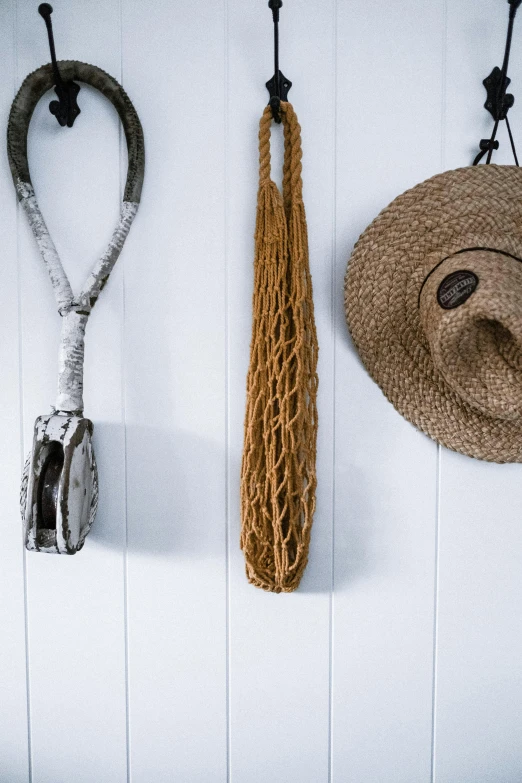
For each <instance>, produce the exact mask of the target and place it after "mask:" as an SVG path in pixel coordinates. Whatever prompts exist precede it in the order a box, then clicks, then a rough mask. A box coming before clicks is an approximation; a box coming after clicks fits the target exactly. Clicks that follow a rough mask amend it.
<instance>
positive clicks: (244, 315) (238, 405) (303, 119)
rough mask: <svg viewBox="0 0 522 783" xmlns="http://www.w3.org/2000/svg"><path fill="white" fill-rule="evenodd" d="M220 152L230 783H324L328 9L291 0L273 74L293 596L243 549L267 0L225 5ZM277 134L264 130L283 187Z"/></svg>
mask: <svg viewBox="0 0 522 783" xmlns="http://www.w3.org/2000/svg"><path fill="white" fill-rule="evenodd" d="M228 16H229V23H228V30H229V38H228V40H229V44H228V48H229V60H228V63H229V66H228V105H229V119H228V123H229V138H228V146H227V173H228V182H227V185H228V187H227V190H228V193H227V217H228V219H227V229H228V230H227V248H228V293H229V295H228V302H229V308H228V312H229V323H228V336H229V337H228V353H229V434H230V439H229V511H230V514H229V518H230V527H229V530H230V534H229V551H230V684H231V690H230V741H231V780H232V783H261V781H265V780H281V781H282V780H284V781H285V783H326V781H327V780H328V752H329V751H328V748H329V738H328V732H329V608H330V607H329V601H330V597H329V593H330V583H331V542H332V535H331V528H332V472H333V469H332V462H333V437H332V432H333V418H332V414H333V409H332V390H333V364H332V351H333V335H332V307H331V281H332V236H333V123H334V108H333V3H330V2H328V3H323V4H322V5H321V6H319V5H318V4H306V6H302V7H301V6H300V4H299V3H297V2H296V0H288V2H286V0H285V3H284V7H283V8H282V10H281V22H280V41H281V48H280V57H281V59H280V65H281V70H282V71H283V72H284V74H285V75H286V76H287V77H288V78H289V79H290V80H291V81H292V82H293V84H294V86H293V87H292V89H291V91H290V95H289V98H290V100H291V102H292V103H293V106H294V108H295V110H296V112H297V115H298V117H299V121H300V123H301V126H302V143H303V181H304V201H305V207H306V212H307V219H308V230H309V241H310V260H311V271H312V276H313V286H314V301H315V309H316V324H317V331H318V340H319V375H320V384H319V397H318V408H319V441H318V455H317V468H318V492H317V510H316V513H315V521H314V529H313V532H312V543H311V550H310V562H309V565H308V567H307V570H306V572H305V575H304V577H303V580H302V583H301V586H300V587H299V589H298V591H297V592H296V593H293V594H291V595H272V594H267V593H263V592H262V591H260V590H258V589H256V588H255V587H253V586H252V585H250V584H248V582H247V579H246V576H245V572H244V559H243V554H242V553H241V551H240V549H239V525H240V516H239V474H240V462H241V452H242V445H243V419H244V413H245V385H246V372H247V366H248V356H249V343H250V335H251V318H252V283H253V254H254V241H253V232H254V221H255V209H256V192H257V183H258V180H257V161H258V143H257V133H258V122H259V117H260V115H261V112H262V111H263V108H264V106H265V105H266V103H267V100H268V93H267V91H266V89H265V87H264V83H265V81H266V80H267V79H268V78H270V76H271V75H272V74H273V59H272V58H273V48H272V46H273V45H272V35H273V32H272V16H271V13H270V11H269V9H268V8H267V6H266V3H264V2H259V3H255V4H254V3H252V4H250V6H249V7H248V8H246V6H245V3H244V2H241V1H240V0H229V3H228ZM281 149H282V144H281V128H278V127H273V133H272V152H273V176H274V179H275V180H276V181H280V178H281V173H280V165H281Z"/></svg>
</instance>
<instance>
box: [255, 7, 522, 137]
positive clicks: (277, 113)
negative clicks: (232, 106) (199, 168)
mask: <svg viewBox="0 0 522 783" xmlns="http://www.w3.org/2000/svg"><path fill="white" fill-rule="evenodd" d="M520 2H522V0H520ZM282 5H283V2H282V0H268V7H269V8H270V9H271V11H272V19H273V21H274V75H273V76H272V78H271V79H269V80H268V81H267V83H266V88H267V90H268V94H269V95H270V101H269V106H270V108H271V109H272V117H273V118H274V120H275V121H276V122H278V123H279V122H281V101H287V100H288V90H289V89H290V87H291V86H292V82H291V81H290V79H287V78H286V76H284V74H283V73H282V72H281V71H280V70H279V9H280V8H281V6H282Z"/></svg>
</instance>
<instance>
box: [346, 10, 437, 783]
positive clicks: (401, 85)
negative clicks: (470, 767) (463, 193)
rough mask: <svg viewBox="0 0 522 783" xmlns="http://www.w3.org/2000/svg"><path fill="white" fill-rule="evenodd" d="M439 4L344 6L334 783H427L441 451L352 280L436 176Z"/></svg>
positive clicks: (429, 757) (429, 756)
mask: <svg viewBox="0 0 522 783" xmlns="http://www.w3.org/2000/svg"><path fill="white" fill-rule="evenodd" d="M443 21H444V15H443V2H442V0H439V2H436V3H431V4H429V5H423V7H422V9H421V8H420V7H419V5H418V3H415V2H412V0H403V1H402V2H401V3H389V4H383V3H379V2H370V3H368V2H359V0H357V2H348V0H338V28H337V166H336V171H337V211H336V217H337V262H338V268H337V277H336V300H335V305H336V312H337V316H338V319H337V337H336V339H337V349H336V399H335V422H336V432H335V438H336V452H335V459H336V463H335V486H336V494H335V571H334V577H335V591H334V654H333V729H332V731H333V744H332V780H333V781H334V783H375V781H378V780H383V781H384V780H385V781H387V783H428V782H429V781H430V772H431V724H432V721H431V717H432V704H431V701H432V699H431V697H432V669H433V662H432V652H433V606H434V567H435V547H436V506H435V504H436V486H437V447H436V445H435V444H434V443H432V442H431V441H430V440H429V439H428V438H426V437H425V436H424V435H421V434H420V433H418V432H417V431H416V430H415V429H414V428H413V427H412V426H411V425H410V424H408V423H407V422H406V421H404V420H403V419H402V418H401V417H400V416H399V414H398V413H397V412H396V411H395V410H394V409H393V408H392V406H391V405H390V404H389V403H388V402H387V401H386V400H385V398H384V396H383V395H382V394H381V392H380V390H379V389H378V387H377V386H376V385H375V384H374V383H373V382H372V380H371V379H370V378H369V376H368V374H367V373H366V371H365V370H364V368H363V367H362V365H361V362H360V359H359V357H358V356H357V354H356V352H355V349H354V347H353V345H352V344H351V341H350V339H349V336H348V332H347V328H346V325H345V320H344V312H343V277H344V273H345V269H346V263H347V260H348V257H349V254H350V252H351V249H352V247H353V244H354V242H355V240H356V239H357V237H358V236H359V234H360V233H361V231H362V230H363V229H364V228H365V227H366V225H367V224H368V223H369V222H370V221H371V220H372V219H373V218H374V217H376V215H377V214H378V212H379V211H380V210H381V209H382V208H383V207H384V206H386V204H387V203H389V202H390V201H391V200H392V199H393V198H394V197H395V196H397V195H399V194H400V193H401V192H402V191H403V190H405V189H406V188H408V187H411V186H413V185H415V184H416V183H417V182H419V181H421V180H423V179H425V178H426V177H428V176H431V175H433V174H436V173H437V172H438V171H439V170H440V148H441V103H442V95H441V91H442V73H443V28H444V24H443Z"/></svg>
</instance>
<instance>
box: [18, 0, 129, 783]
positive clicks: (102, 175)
mask: <svg viewBox="0 0 522 783" xmlns="http://www.w3.org/2000/svg"><path fill="white" fill-rule="evenodd" d="M53 6H54V15H53V18H54V27H55V39H56V46H57V51H58V56H59V57H60V58H63V59H66V58H71V59H78V60H84V61H87V62H92V63H94V64H96V65H98V66H100V67H101V68H103V69H104V70H107V71H108V72H109V73H111V74H113V75H114V76H115V77H116V78H119V76H120V73H119V65H120V52H119V41H120V31H119V5H118V2H117V1H116V0H114V1H112V2H96V3H89V4H85V3H82V2H76V1H75V2H64V0H59V1H58V2H55V3H53ZM17 42H18V70H17V81H18V83H20V82H21V80H22V78H23V77H25V75H26V74H27V73H28V72H30V71H32V70H34V69H35V68H36V67H38V66H39V65H41V64H42V63H45V62H47V61H48V60H49V52H48V45H47V38H46V32H45V26H44V24H43V21H42V19H41V18H40V17H39V15H38V13H37V6H36V5H35V4H29V3H25V2H19V3H18V26H17ZM51 97H52V96H51V93H49V95H48V96H46V97H45V98H44V99H43V100H42V101H41V102H40V104H39V105H38V107H37V110H36V111H35V115H34V117H33V121H32V124H31V130H30V134H29V161H30V166H31V173H32V177H33V183H34V186H35V190H36V193H37V197H38V199H39V201H40V205H41V207H42V211H43V214H44V216H45V217H46V219H47V222H48V225H49V229H50V231H51V234H52V235H53V237H54V239H55V242H56V244H57V247H58V250H59V252H61V254H62V257H63V262H64V266H65V268H66V271H67V273H68V274H69V277H70V279H71V283H72V285H73V288H74V289H76V290H77V289H78V286H79V285H80V284H81V283H82V282H83V279H84V278H85V276H86V273H87V270H88V269H89V268H90V267H91V265H92V264H93V263H94V261H95V259H96V258H97V257H98V256H99V255H100V253H101V252H102V251H103V250H104V249H105V246H106V245H107V243H108V241H109V239H110V236H111V233H112V229H113V227H114V225H115V223H116V220H117V217H118V213H119V199H120V158H119V145H120V137H119V121H118V118H117V115H116V113H115V111H114V109H113V108H112V107H111V106H110V104H108V102H107V101H106V100H105V99H104V98H102V96H100V95H99V94H98V93H96V92H95V91H94V90H92V89H90V88H88V87H86V86H84V87H82V90H81V92H80V95H79V103H80V106H81V109H82V113H81V114H80V116H79V118H78V119H77V120H76V123H75V125H74V128H72V129H67V128H65V129H62V128H60V127H59V126H58V123H57V122H56V120H55V118H54V117H53V116H52V115H51V114H50V113H49V109H48V103H49V100H50V98H51ZM131 241H132V240H130V239H129V243H130V242H131ZM19 242H20V260H21V274H22V328H23V332H22V337H23V340H22V344H23V345H22V351H23V388H24V417H23V427H24V441H25V447H26V449H27V450H28V449H29V445H30V442H31V438H32V427H33V422H34V419H35V417H36V416H37V415H39V414H42V413H45V412H47V411H49V409H50V405H52V404H54V402H55V388H56V378H57V357H58V336H59V328H60V318H59V316H58V314H57V312H56V307H55V303H54V298H53V294H52V290H51V285H50V282H49V280H48V279H47V275H46V272H45V269H44V268H43V264H42V261H41V259H40V257H39V255H38V253H37V251H36V248H35V243H34V240H33V237H32V236H31V235H30V232H29V230H28V227H27V225H26V220H25V216H24V215H21V216H20V231H19ZM124 263H125V250H124V251H123V254H122V257H121V259H120V261H119V268H117V269H116V270H115V272H114V277H113V278H111V280H110V282H109V284H108V285H107V287H106V289H105V290H104V292H103V294H102V296H101V297H100V300H99V302H98V304H97V306H96V308H95V309H94V311H93V313H92V316H91V318H90V319H89V324H88V326H87V335H86V358H85V374H86V377H85V415H86V416H88V417H90V418H92V420H93V421H94V424H95V435H94V445H95V450H96V454H97V459H98V469H99V475H100V505H99V512H98V516H97V519H96V522H95V526H94V528H93V531H92V533H91V535H90V537H89V538H88V539H87V542H86V545H85V548H84V549H83V550H82V551H81V552H80V553H79V554H77V555H76V556H74V557H65V556H53V555H43V554H38V553H28V554H27V579H28V627H29V675H30V688H31V719H32V720H31V725H32V737H31V739H32V757H33V783H70V781H71V780H75V781H77V783H87V782H88V781H89V783H91V782H92V781H93V780H96V781H99V783H109V782H110V783H123V781H125V780H126V720H125V636H124V627H125V623H124V591H123V545H124V530H125V527H124V526H125V516H124V512H125V509H124V450H123V443H124V441H123V429H122V404H121V396H122V391H121V383H122V380H121V378H122V376H121V328H122V283H121V266H120V265H121V264H124Z"/></svg>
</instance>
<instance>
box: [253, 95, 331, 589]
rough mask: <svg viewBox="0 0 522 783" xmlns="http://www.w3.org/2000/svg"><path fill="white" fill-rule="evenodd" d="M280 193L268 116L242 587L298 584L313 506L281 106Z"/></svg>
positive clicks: (302, 258)
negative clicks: (274, 175)
mask: <svg viewBox="0 0 522 783" xmlns="http://www.w3.org/2000/svg"><path fill="white" fill-rule="evenodd" d="M281 120H282V123H283V127H284V144H285V152H284V166H283V193H282V195H281V193H280V191H279V189H278V187H277V185H276V184H275V182H273V181H272V179H271V177H270V128H271V124H272V111H271V109H270V107H269V106H267V108H266V109H265V111H264V113H263V116H262V118H261V122H260V126H259V190H258V198H257V221H256V232H255V261H254V296H253V323H252V342H251V346H250V366H249V370H248V377H247V408H246V417H245V442H244V449H243V462H242V469H241V514H242V525H241V548H242V549H243V551H244V554H245V560H246V573H247V577H248V580H249V582H251V583H252V584H254V585H255V586H256V587H261V588H263V589H264V590H269V591H271V592H274V593H281V592H285V593H289V592H292V591H293V590H295V589H296V587H297V586H298V585H299V582H300V580H301V577H302V575H303V571H304V569H305V567H306V563H307V561H308V548H309V544H310V532H311V527H312V519H313V513H314V509H315V490H316V484H317V479H316V473H315V455H316V441H317V406H316V398H317V383H318V379H317V372H316V369H317V353H318V347H317V335H316V330H315V322H314V307H313V300H312V280H311V277H310V269H309V261H308V236H307V229H306V217H305V210H304V204H303V195H302V191H303V183H302V179H301V169H302V166H301V157H302V151H301V135H300V134H301V128H300V126H299V123H298V121H297V116H296V114H295V112H294V110H293V108H292V106H291V104H290V103H287V102H281Z"/></svg>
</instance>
